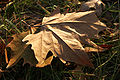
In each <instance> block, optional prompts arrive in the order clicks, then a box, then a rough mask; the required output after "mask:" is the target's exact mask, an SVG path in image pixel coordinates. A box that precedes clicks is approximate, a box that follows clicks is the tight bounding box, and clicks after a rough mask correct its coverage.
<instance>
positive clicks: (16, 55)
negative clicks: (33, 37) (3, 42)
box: [7, 31, 37, 68]
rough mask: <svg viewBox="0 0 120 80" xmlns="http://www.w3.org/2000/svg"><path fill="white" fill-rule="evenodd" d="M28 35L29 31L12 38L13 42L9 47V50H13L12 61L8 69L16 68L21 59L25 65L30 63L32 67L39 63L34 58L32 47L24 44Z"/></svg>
mask: <svg viewBox="0 0 120 80" xmlns="http://www.w3.org/2000/svg"><path fill="white" fill-rule="evenodd" d="M28 34H29V31H27V32H23V33H21V34H16V35H13V36H12V37H13V40H12V41H11V42H10V43H9V44H8V45H7V48H8V47H10V48H11V50H10V52H11V59H10V61H9V63H8V65H7V68H9V67H11V66H14V65H15V64H16V63H17V62H18V61H19V60H20V59H21V58H23V59H24V63H30V64H31V65H35V64H36V63H37V61H36V60H35V58H34V54H33V51H32V50H30V46H28V45H26V44H25V43H23V42H22V39H23V38H24V37H25V36H26V35H28Z"/></svg>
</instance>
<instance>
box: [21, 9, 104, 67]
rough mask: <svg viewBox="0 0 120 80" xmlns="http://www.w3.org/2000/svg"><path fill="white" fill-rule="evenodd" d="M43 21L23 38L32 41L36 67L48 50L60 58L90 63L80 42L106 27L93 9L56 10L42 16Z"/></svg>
mask: <svg viewBox="0 0 120 80" xmlns="http://www.w3.org/2000/svg"><path fill="white" fill-rule="evenodd" d="M42 25H43V26H42V27H39V28H38V29H37V31H36V32H35V33H34V34H29V35H27V36H26V37H25V38H24V39H23V41H28V42H27V44H31V45H32V47H31V48H32V49H33V51H34V54H35V58H36V59H37V61H38V64H37V65H36V66H37V67H41V64H43V63H44V62H45V59H46V56H47V54H48V52H49V51H51V52H52V53H53V56H57V57H59V58H60V60H61V61H63V62H66V61H70V62H75V63H77V64H80V65H84V66H93V64H92V63H91V61H90V60H89V58H88V56H87V54H86V52H85V49H84V47H83V45H82V44H83V43H85V44H89V42H88V39H89V38H96V37H97V34H98V32H99V31H101V30H103V29H105V28H106V26H105V25H104V24H103V23H102V22H100V21H99V20H98V18H97V17H96V15H95V12H94V11H86V12H78V13H76V12H73V13H67V14H66V15H64V14H60V13H56V14H54V15H53V16H50V17H44V18H43V21H42ZM51 60H52V59H51Z"/></svg>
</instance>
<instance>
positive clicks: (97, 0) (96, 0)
mask: <svg viewBox="0 0 120 80" xmlns="http://www.w3.org/2000/svg"><path fill="white" fill-rule="evenodd" d="M101 5H103V6H104V7H105V4H104V3H103V2H102V1H101V0H89V1H87V2H85V3H83V4H82V5H81V10H82V11H88V10H90V8H94V9H95V10H96V14H97V15H98V16H100V15H101V13H102V6H101Z"/></svg>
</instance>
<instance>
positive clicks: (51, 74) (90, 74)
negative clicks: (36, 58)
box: [0, 0, 120, 80]
mask: <svg viewBox="0 0 120 80" xmlns="http://www.w3.org/2000/svg"><path fill="white" fill-rule="evenodd" d="M37 1H39V0H20V1H18V0H13V1H11V2H10V3H9V4H8V5H7V7H6V8H5V9H3V10H1V15H0V30H1V31H2V32H0V38H1V40H2V41H3V42H4V43H5V45H7V44H8V43H9V42H8V37H10V36H12V35H14V34H16V33H21V32H24V31H27V30H29V27H28V25H34V24H35V23H40V22H41V20H42V18H43V17H44V16H48V15H50V14H51V12H52V11H53V10H54V9H55V8H56V7H57V6H58V5H59V6H60V7H61V12H64V11H65V10H66V9H69V10H68V12H73V11H78V10H79V5H76V4H74V3H72V2H69V1H64V0H61V1H60V0H40V1H39V2H37ZM103 2H104V3H105V4H106V8H105V10H104V11H103V13H102V15H101V16H100V17H99V19H100V20H101V21H102V22H104V23H105V24H106V25H107V26H108V27H109V28H112V31H110V30H108V31H107V30H106V31H103V32H101V33H100V35H101V36H102V37H101V38H99V39H94V40H93V41H94V42H96V44H98V45H101V44H102V45H103V44H108V45H112V46H113V47H112V48H110V49H108V50H107V51H105V52H102V53H90V57H91V60H92V62H93V64H94V66H95V69H91V68H89V67H82V68H81V69H82V71H83V73H81V72H74V73H73V72H71V70H74V69H75V67H76V65H75V64H74V63H71V64H70V65H65V64H63V63H62V62H61V61H60V60H59V59H58V58H54V60H53V61H52V64H51V65H49V66H46V67H44V68H36V67H31V66H30V65H29V64H25V65H24V66H23V65H22V64H23V60H22V59H21V60H20V61H19V62H18V63H17V64H16V65H15V66H14V67H12V68H10V69H9V70H8V71H7V72H4V73H2V77H1V78H0V80H33V79H34V80H63V79H64V80H69V78H72V80H78V79H76V78H74V76H73V75H72V74H77V75H79V76H81V75H83V76H85V77H86V79H87V80H119V79H120V77H119V75H120V60H119V59H120V40H119V37H120V36H119V32H118V34H113V33H114V32H116V31H117V30H118V29H120V28H119V27H120V25H119V24H120V19H119V14H120V10H119V6H120V4H119V0H118V1H107V2H106V1H105V0H103ZM31 15H39V16H37V18H35V17H30V16H31ZM22 20H24V21H26V22H27V24H25V23H23V22H22ZM111 33H112V34H113V35H111ZM2 45H3V43H2ZM0 53H1V54H0V59H1V60H0V68H1V69H2V70H4V69H5V67H6V62H5V59H4V57H5V56H4V54H3V53H2V52H0Z"/></svg>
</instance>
